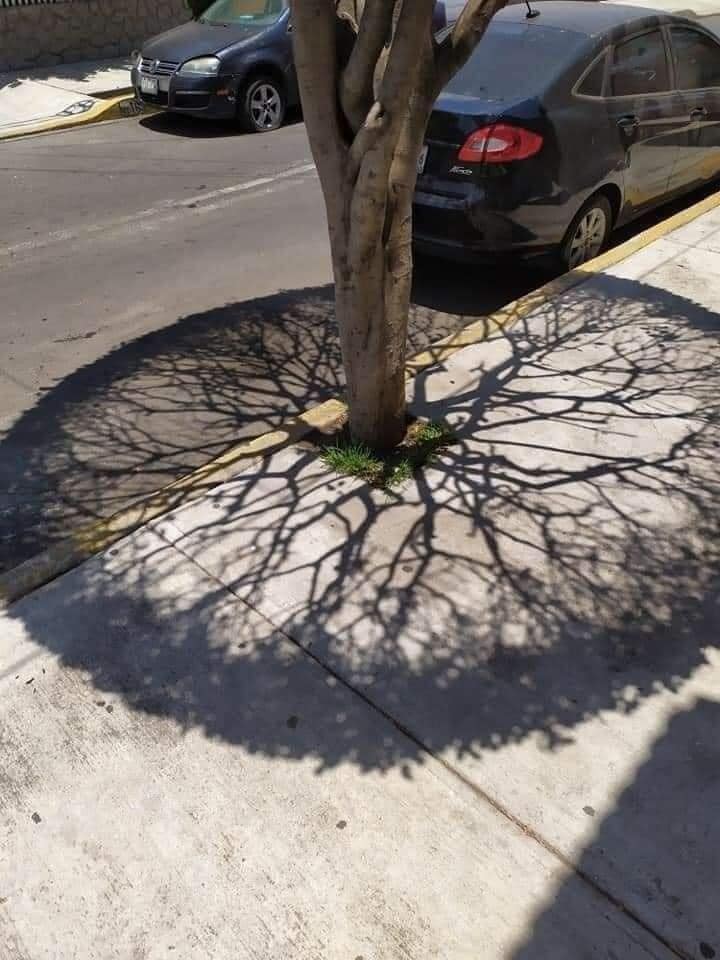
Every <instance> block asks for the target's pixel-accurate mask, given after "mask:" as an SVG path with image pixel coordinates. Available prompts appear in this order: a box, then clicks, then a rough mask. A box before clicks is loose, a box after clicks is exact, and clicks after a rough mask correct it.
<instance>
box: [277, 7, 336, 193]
mask: <svg viewBox="0 0 720 960" xmlns="http://www.w3.org/2000/svg"><path fill="white" fill-rule="evenodd" d="M290 5H291V12H292V18H293V24H294V26H295V30H294V40H293V45H294V55H295V66H296V69H297V75H298V85H299V88H300V98H301V100H302V106H303V116H304V119H305V125H306V127H307V130H308V136H309V139H310V145H311V148H312V151H313V157H314V159H315V165H316V166H317V168H318V171H319V172H320V174H321V178H322V177H323V176H326V175H327V176H330V177H332V178H333V179H337V178H338V177H339V176H340V175H341V171H342V167H343V163H344V160H345V158H346V155H347V144H346V142H345V137H344V134H343V131H342V129H341V126H340V123H339V117H338V104H337V82H338V65H337V36H336V28H337V18H336V16H335V2H334V0H290Z"/></svg>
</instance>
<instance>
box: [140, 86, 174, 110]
mask: <svg viewBox="0 0 720 960" xmlns="http://www.w3.org/2000/svg"><path fill="white" fill-rule="evenodd" d="M140 98H141V100H142V101H143V103H156V104H157V105H158V106H159V107H167V106H168V104H169V99H168V94H167V92H166V91H163V90H159V91H158V92H157V93H141V94H140Z"/></svg>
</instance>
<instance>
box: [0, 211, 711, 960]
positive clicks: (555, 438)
mask: <svg viewBox="0 0 720 960" xmlns="http://www.w3.org/2000/svg"><path fill="white" fill-rule="evenodd" d="M718 310H720V213H718V211H717V210H715V211H713V212H711V213H708V214H706V215H705V216H703V217H701V218H699V219H697V220H696V221H694V222H693V223H691V224H690V225H688V226H686V227H683V228H682V229H679V230H677V231H676V232H674V233H673V234H671V235H669V236H667V237H665V238H664V239H662V240H658V241H656V242H655V243H653V244H651V245H650V246H648V247H647V248H646V249H645V250H643V251H641V252H639V253H636V254H634V255H632V256H630V257H629V258H628V259H626V260H625V261H623V262H622V263H620V264H619V265H617V266H615V267H613V268H610V269H608V270H606V271H604V272H603V273H599V274H595V275H593V274H589V275H588V279H587V280H586V282H584V283H582V284H580V285H579V286H576V287H574V288H573V289H571V290H568V291H566V292H565V293H564V294H562V295H560V296H558V297H556V298H554V299H551V300H549V301H547V302H544V303H541V304H539V305H538V307H537V308H536V309H535V310H534V311H533V312H532V313H531V314H530V315H526V316H524V317H523V318H522V319H520V320H519V321H518V322H517V323H516V324H515V325H513V326H511V327H510V328H507V329H506V330H505V331H504V332H503V331H498V332H496V333H494V334H493V335H492V336H491V338H490V339H489V340H487V341H486V342H484V343H480V344H477V345H474V346H471V347H468V348H466V349H465V350H462V351H461V352H459V353H457V354H455V356H454V357H452V358H451V359H450V360H448V361H446V362H445V363H444V364H442V365H441V366H439V367H435V368H432V369H430V370H429V371H428V372H426V373H423V374H421V375H419V376H418V377H417V378H416V379H415V380H414V381H413V383H412V386H411V389H412V394H413V405H414V409H415V412H416V413H418V414H421V415H424V416H428V417H431V418H432V419H434V420H437V419H441V418H444V419H447V420H449V421H450V422H451V423H453V424H454V426H455V428H456V432H457V442H456V444H455V445H454V446H453V447H452V448H451V449H449V450H448V451H447V452H446V453H445V454H444V455H443V456H442V457H441V458H440V459H439V460H438V461H437V462H436V463H435V464H434V465H433V466H432V467H431V468H429V469H426V470H425V471H423V473H422V474H421V475H419V476H418V477H417V478H416V479H415V481H414V482H413V483H411V484H409V485H408V486H407V488H405V489H404V490H402V491H401V492H399V493H398V494H397V495H394V496H392V497H389V496H387V495H386V494H384V493H379V492H377V491H373V490H370V489H368V488H367V487H365V486H363V485H361V484H359V483H357V482H355V481H351V480H348V479H345V478H341V477H337V476H333V475H331V474H329V473H328V472H327V470H326V469H325V468H324V467H323V466H322V464H321V463H320V462H319V460H318V457H317V451H316V449H315V448H314V447H312V446H311V445H309V444H305V445H300V446H294V447H288V448H286V449H285V450H283V451H281V452H279V453H275V454H274V455H272V456H269V457H266V458H264V459H263V460H261V461H260V462H259V463H258V464H256V465H255V466H254V467H252V468H251V469H248V470H247V471H245V472H244V473H243V474H241V475H240V476H239V477H238V478H236V479H234V480H232V481H231V482H228V483H226V484H224V485H223V486H220V487H218V488H217V489H216V490H215V491H214V492H213V493H212V494H210V495H208V496H207V497H205V498H204V499H202V500H198V501H196V502H194V503H192V504H189V505H187V506H186V507H183V508H181V509H179V510H177V511H176V512H175V513H173V514H171V515H169V516H167V517H165V518H163V519H161V520H158V521H156V522H154V523H152V524H150V525H149V526H147V527H145V528H144V529H143V530H141V531H140V532H138V533H136V534H134V535H133V536H131V537H128V538H126V539H125V540H124V541H122V542H121V543H120V544H118V545H117V546H116V547H114V548H113V549H111V550H109V551H107V552H106V553H105V554H103V555H101V556H98V557H96V558H95V559H93V560H91V561H89V562H88V563H86V564H84V565H83V566H81V567H78V568H77V569H76V570H74V571H72V572H71V573H69V574H67V575H66V576H64V577H62V578H61V579H59V580H56V581H55V582H54V583H52V584H50V585H49V586H47V587H45V588H43V589H41V590H39V591H37V592H36V593H34V594H32V595H30V596H29V597H27V598H26V599H24V600H22V601H20V602H18V603H15V604H13V605H11V606H10V607H9V608H8V609H7V611H6V613H5V614H4V617H3V620H2V630H0V657H1V659H0V663H1V664H2V667H1V670H2V674H1V676H2V680H0V684H1V689H0V711H2V721H1V726H0V729H2V743H3V747H2V750H3V763H2V766H1V767H0V769H1V770H2V775H1V777H0V805H1V806H2V809H3V818H2V823H3V844H2V847H1V848H0V883H2V888H1V889H0V956H2V957H4V956H8V957H11V956H12V957H23V958H31V960H36V958H37V960H39V958H41V957H42V958H45V957H47V956H63V957H66V956H67V957H72V956H76V957H82V958H90V957H92V958H95V957H97V958H103V960H105V958H115V957H117V958H120V957H122V958H128V957H148V958H155V957H161V956H163V957H164V956H170V955H172V956H177V957H181V958H185V957H192V958H195V957H197V958H200V957H202V958H216V957H217V958H223V960H225V958H228V960H230V958H233V960H234V958H239V957H253V958H255V957H256V958H261V957H262V958H267V957H278V958H280V957H283V958H288V957H290V958H294V957H298V958H300V957H303V958H307V957H322V958H333V960H334V958H345V957H349V958H355V960H357V958H361V957H362V958H364V960H370V958H372V960H378V958H387V960H390V958H392V960H395V958H398V957H408V958H417V960H420V958H422V960H425V958H429V957H448V958H467V960H470V958H472V960H475V958H486V957H487V958H493V960H495V958H502V960H546V958H552V960H585V958H620V957H622V958H649V957H653V958H663V960H665V958H673V957H675V958H677V957H684V958H691V957H692V958H695V957H698V958H705V960H708V958H712V957H715V956H716V955H718V954H719V951H720V923H719V921H718V916H717V889H718V876H720V818H719V817H718V810H720V777H719V776H718V771H719V770H720V748H719V746H718V738H717V729H718V722H719V721H720V693H719V691H720V650H719V647H720V630H719V626H720V590H719V589H718V588H719V585H720V480H719V479H718V469H717V467H718V451H720V362H719V361H720V341H719V340H718V332H719V330H720V320H719V319H718ZM3 947H4V952H3V949H2V948H3ZM170 951H172V952H170Z"/></svg>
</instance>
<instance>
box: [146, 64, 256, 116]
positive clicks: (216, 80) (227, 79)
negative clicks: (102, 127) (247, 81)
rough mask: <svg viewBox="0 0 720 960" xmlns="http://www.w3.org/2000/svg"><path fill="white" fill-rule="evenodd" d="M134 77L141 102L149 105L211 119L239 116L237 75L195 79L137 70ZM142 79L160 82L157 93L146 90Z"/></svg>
mask: <svg viewBox="0 0 720 960" xmlns="http://www.w3.org/2000/svg"><path fill="white" fill-rule="evenodd" d="M131 77H132V85H133V87H134V89H135V93H136V95H137V97H138V99H139V100H141V101H142V102H143V103H146V104H148V106H153V107H157V108H159V109H161V110H172V111H177V112H178V113H187V114H193V115H196V116H204V117H208V118H211V119H227V118H230V117H234V116H235V113H236V102H237V79H236V78H235V77H233V76H228V75H224V76H223V75H219V76H216V77H193V76H191V75H189V74H188V75H183V74H181V73H173V74H171V75H169V76H167V75H159V76H157V77H153V75H152V74H146V73H144V72H143V73H141V72H140V71H139V70H138V68H137V67H133V70H132V73H131ZM141 78H149V79H154V80H157V91H156V92H154V93H152V92H148V91H147V90H143V89H142V86H141Z"/></svg>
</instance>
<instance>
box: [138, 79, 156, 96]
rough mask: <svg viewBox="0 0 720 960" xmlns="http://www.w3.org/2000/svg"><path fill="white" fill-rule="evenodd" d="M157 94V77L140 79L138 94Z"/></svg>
mask: <svg viewBox="0 0 720 960" xmlns="http://www.w3.org/2000/svg"><path fill="white" fill-rule="evenodd" d="M157 92H158V78H157V77H140V93H151V94H157Z"/></svg>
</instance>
